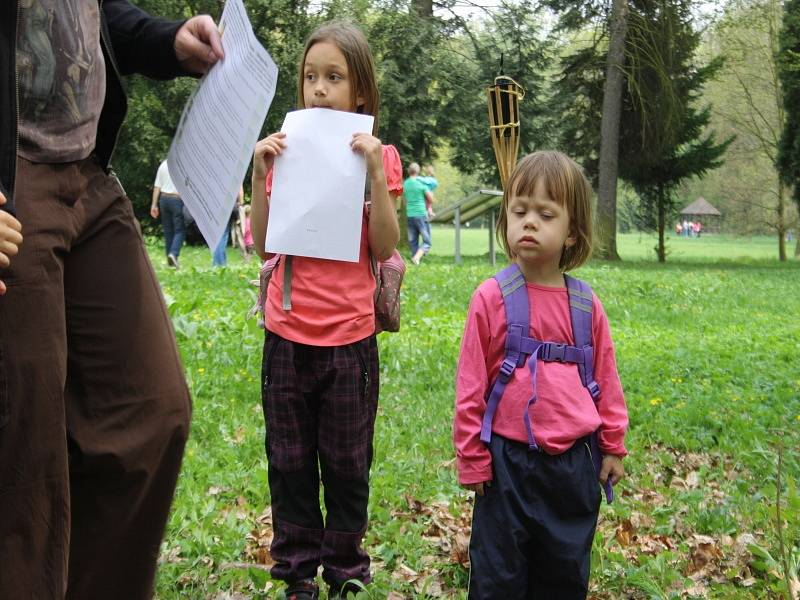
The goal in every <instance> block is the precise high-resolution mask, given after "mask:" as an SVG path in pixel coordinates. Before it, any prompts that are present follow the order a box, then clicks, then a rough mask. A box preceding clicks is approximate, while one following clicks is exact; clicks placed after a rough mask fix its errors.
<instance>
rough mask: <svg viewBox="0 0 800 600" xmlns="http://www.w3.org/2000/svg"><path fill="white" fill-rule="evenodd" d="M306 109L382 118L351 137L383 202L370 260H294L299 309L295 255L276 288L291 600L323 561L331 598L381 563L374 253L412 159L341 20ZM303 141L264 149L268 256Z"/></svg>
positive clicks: (270, 338)
mask: <svg viewBox="0 0 800 600" xmlns="http://www.w3.org/2000/svg"><path fill="white" fill-rule="evenodd" d="M298 103H299V105H300V108H315V107H324V108H329V109H332V110H343V111H350V112H358V113H365V114H370V115H373V116H374V117H375V124H374V128H373V131H372V132H371V133H357V134H355V135H354V136H353V138H352V141H351V142H350V146H351V148H352V149H353V151H354V152H358V153H360V154H363V155H364V158H365V160H366V163H367V179H368V184H369V190H370V200H371V207H370V210H369V211H366V210H365V211H364V217H363V219H364V221H363V225H362V229H361V249H360V254H359V260H358V262H357V263H352V262H344V261H335V260H323V259H317V258H306V257H302V256H294V257H292V263H291V264H292V275H291V277H292V280H291V305H292V307H291V310H288V311H287V310H284V309H283V305H282V297H283V292H284V290H283V279H284V272H283V270H284V265H285V264H286V261H285V260H281V261H280V262H279V264H278V266H277V267H276V269H275V272H274V273H273V275H272V277H271V279H270V281H269V287H268V289H267V301H266V307H265V316H266V328H267V335H266V339H265V342H264V354H263V357H264V358H263V366H262V374H263V388H262V401H263V407H264V417H265V421H266V450H267V458H268V461H269V473H268V474H269V486H270V492H271V497H272V520H273V529H274V538H273V541H272V546H271V548H270V553H271V554H272V558H273V559H274V560H275V561H276V562H275V566H274V567H273V568H272V577H273V578H275V579H281V580H283V581H286V582H287V584H288V588H287V590H286V597H287V599H289V600H314V599H316V598H317V597H318V595H319V589H318V586H317V584H316V582H315V579H314V578H315V576H316V574H317V569H318V567H319V566H320V564H321V565H322V567H323V573H322V577H323V579H324V580H325V581H326V582H327V583H328V584H329V585H330V588H331V594H330V597H338V596H339V595H342V596H345V595H346V592H347V591H348V588H350V589H349V591H357V590H356V588H355V587H353V584H348V585H345V584H346V582H347V581H348V580H357V581H360V582H362V583H368V582H369V581H370V571H369V564H370V560H369V556H367V554H366V553H365V552H364V550H363V548H362V546H361V542H362V539H363V536H364V533H365V531H366V528H367V500H368V498H369V470H370V465H371V462H372V436H373V431H374V424H375V415H376V411H377V407H378V385H379V381H378V375H379V366H378V346H377V342H376V338H375V313H374V305H373V296H374V292H375V278H374V276H373V274H372V270H371V265H370V255H371V256H373V257H374V258H375V259H376V260H379V261H381V260H385V259H387V258H389V256H390V255H391V254H392V252H393V251H394V249H395V246H396V245H397V241H398V238H399V236H400V232H399V228H398V224H397V216H396V212H395V198H396V197H397V195H399V193H400V192H401V191H402V163H401V162H400V157H399V155H398V153H397V150H396V149H395V148H394V147H393V146H384V145H382V144H381V141H380V140H379V139H378V138H377V137H375V135H374V134H375V132H377V130H378V108H379V107H378V103H379V96H378V89H377V83H376V75H375V67H374V64H373V60H372V55H371V52H370V48H369V44H368V43H367V40H366V38H365V37H364V34H363V33H362V32H361V30H360V29H358V28H357V27H355V26H353V25H350V24H347V23H331V24H328V25H323V26H321V27H319V28H318V29H317V30H316V31H314V33H312V35H311V38H310V39H309V40H308V42H307V44H306V47H305V51H304V53H303V57H302V60H301V61H300V75H299V84H298ZM291 143H292V140H291V139H290V138H288V137H287V136H286V134H285V133H281V132H278V133H273V134H272V135H270V136H269V137H267V138H265V139H263V140H261V141H259V142H258V144H257V145H256V149H255V153H254V157H253V209H252V214H251V217H252V232H253V241H254V243H255V247H256V249H257V251H258V253H259V255H260V256H261V257H262V258H265V257H266V254H265V252H264V243H265V236H266V230H267V220H268V210H269V194H270V192H271V183H272V177H271V169H272V165H273V162H274V159H275V157H276V156H278V155H280V154H281V152H282V151H283V150H284V149H285V148H287V147H288V146H290V145H291ZM309 168H313V165H309ZM268 175H269V176H268ZM332 188H334V189H335V185H332ZM320 477H321V479H322V484H323V486H324V490H325V494H324V501H325V508H326V519H325V521H324V522H323V517H322V512H321V510H320V506H319V485H320Z"/></svg>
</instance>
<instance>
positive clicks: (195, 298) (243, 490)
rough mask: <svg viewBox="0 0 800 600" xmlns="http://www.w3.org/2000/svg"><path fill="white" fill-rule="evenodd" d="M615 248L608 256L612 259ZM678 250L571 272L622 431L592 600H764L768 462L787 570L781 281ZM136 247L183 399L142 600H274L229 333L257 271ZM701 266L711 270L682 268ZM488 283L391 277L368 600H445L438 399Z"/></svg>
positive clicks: (444, 474)
mask: <svg viewBox="0 0 800 600" xmlns="http://www.w3.org/2000/svg"><path fill="white" fill-rule="evenodd" d="M484 233H485V231H484ZM434 242H435V244H436V243H438V244H439V245H440V246H441V245H443V243H442V242H441V240H437V238H436V237H435V238H434ZM634 242H635V240H633V241H632V240H631V239H630V238H629V237H628V236H623V238H622V240H621V243H620V247H621V248H622V250H621V252H622V253H623V256H624V255H625V252H626V250H625V248H626V247H627V248H630V247H631V245H632V244H633V243H634ZM686 242H687V244H688V243H689V242H691V243H692V244H694V245H693V246H691V248H693V249H694V251H693V252H692V253H691V255H689V252H688V251H687V259H686V260H683V261H679V260H675V259H674V255H673V256H672V257H670V261H669V262H668V263H667V264H666V265H658V264H657V263H654V262H652V259H651V258H650V257H649V256H648V257H647V260H642V257H640V258H639V260H626V261H625V262H622V263H619V264H608V263H601V262H593V263H590V264H588V265H587V266H585V267H583V268H581V269H580V270H579V271H578V272H577V275H578V276H580V277H582V278H584V279H586V280H587V281H588V282H589V283H590V284H591V285H592V286H593V287H594V289H595V290H596V292H597V294H598V296H599V297H600V298H601V299H602V301H603V303H604V306H605V308H606V311H607V313H608V315H609V319H610V322H611V325H612V330H613V334H614V338H615V342H616V347H617V360H618V364H619V371H620V376H621V379H622V382H623V386H624V388H625V391H626V397H627V402H628V407H629V411H630V417H631V427H630V432H629V435H628V438H627V442H626V443H627V447H628V449H629V451H630V456H629V457H628V458H627V459H626V461H625V465H626V469H627V471H628V477H627V479H626V480H625V482H624V483H623V484H621V485H620V486H619V487H618V490H617V493H618V499H617V501H616V502H615V503H614V504H612V505H610V506H609V505H606V504H604V505H603V507H602V509H601V516H600V524H599V527H598V534H597V536H596V540H595V546H594V553H593V558H592V560H593V575H592V593H591V597H593V598H598V599H599V598H607V599H612V598H613V599H617V598H619V599H622V598H659V599H660V598H703V597H707V598H720V599H723V598H724V599H731V598H732V599H739V598H741V599H744V598H751V599H757V598H758V599H760V598H778V597H780V596H779V594H780V590H781V589H782V588H781V587H780V586H781V585H782V581H781V579H780V577H781V576H782V575H781V573H782V569H781V566H780V565H779V562H778V561H779V540H778V531H779V529H778V527H777V526H776V524H775V522H776V519H775V505H776V504H775V497H776V476H777V468H776V464H777V454H778V448H779V447H782V448H783V449H784V450H783V452H782V461H783V466H782V471H781V477H782V485H781V489H782V493H783V497H782V508H781V522H782V524H783V526H782V527H781V528H780V533H781V535H782V537H783V542H784V546H785V547H786V549H787V550H786V554H787V555H789V554H791V556H790V557H789V560H790V561H793V566H792V567H791V568H792V569H794V571H795V573H797V570H798V566H800V495H799V494H798V490H797V482H798V480H800V463H799V462H798V455H797V451H796V450H797V448H798V445H799V444H800V433H798V432H800V362H798V354H800V320H798V317H797V315H798V314H800V284H799V283H798V276H800V263H798V262H797V261H794V260H793V261H789V262H787V263H784V264H780V263H778V262H777V261H773V260H759V257H761V256H762V255H761V254H757V255H756V256H755V257H753V256H749V257H745V258H742V259H740V260H736V259H735V257H737V256H741V255H742V254H743V253H744V252H746V251H747V249H748V248H749V246H750V244H749V243H747V242H746V241H744V240H728V241H727V242H726V243H724V242H720V241H719V239H715V238H712V237H709V238H701V239H700V240H686ZM483 243H485V241H484V242H483ZM155 244H156V242H155V241H153V242H151V243H150V245H149V247H148V249H149V251H150V254H151V256H152V257H153V259H154V262H155V263H156V269H157V273H158V276H159V278H160V280H161V282H162V286H163V290H164V294H165V297H166V299H167V303H168V305H169V312H170V315H171V317H172V319H173V323H174V327H175V331H176V335H177V339H178V344H179V346H180V349H181V353H182V356H183V359H184V364H185V367H186V373H187V378H188V380H189V385H190V388H191V390H192V395H193V398H194V415H193V420H192V431H191V437H190V440H189V443H188V446H187V452H186V458H185V460H184V465H183V471H182V475H181V478H180V481H179V485H178V491H177V495H176V498H175V502H174V505H173V511H172V515H171V518H170V522H169V526H168V531H167V533H166V539H165V542H164V545H163V548H162V556H161V563H162V564H161V567H160V572H159V577H158V582H157V597H158V598H159V599H162V600H166V599H173V598H190V599H195V598H197V599H201V598H203V599H204V598H218V599H222V598H272V597H280V595H279V592H278V591H277V590H280V585H279V584H277V583H274V582H272V581H270V580H269V577H268V575H267V573H266V571H265V570H264V569H263V567H260V566H259V565H258V562H259V561H263V560H265V559H266V557H267V555H266V553H265V551H264V549H263V548H261V549H259V541H260V542H261V543H262V544H263V543H265V541H266V540H267V539H268V535H269V521H268V517H267V516H265V508H266V507H267V506H268V504H269V491H268V488H267V482H266V479H267V478H266V460H265V458H264V450H263V445H264V440H263V417H262V412H261V406H260V385H259V379H260V368H261V348H262V342H263V333H262V331H261V330H259V329H258V328H257V326H256V324H255V322H254V321H252V320H251V321H246V320H245V313H246V311H247V309H248V308H249V307H250V305H251V304H252V302H253V300H254V298H255V288H253V287H251V286H250V285H249V283H248V280H249V279H251V278H252V277H254V276H255V274H256V272H257V268H258V267H257V264H256V263H255V262H251V263H249V264H243V263H242V262H241V260H240V259H239V258H238V257H237V256H235V255H234V253H233V252H232V251H231V252H230V257H231V263H232V266H231V267H229V268H228V269H224V270H212V269H210V268H209V264H210V255H209V253H208V250H207V249H197V248H187V249H186V251H185V252H184V254H183V255H182V256H181V262H182V269H181V270H180V271H179V272H175V271H172V270H169V269H167V268H166V266H165V265H164V264H163V263H164V260H163V254H162V251H161V250H160V249H159V248H157V247H156V245H155ZM642 244H643V245H647V244H649V243H645V242H642ZM677 246H678V245H677V244H676V247H677ZM484 247H486V246H484ZM687 247H689V246H687ZM703 247H708V248H709V252H711V253H713V255H714V256H717V257H718V258H719V260H714V261H710V260H706V261H702V260H700V258H698V256H699V254H701V249H702V248H703ZM760 251H761V250H758V252H760ZM676 254H677V251H676ZM491 274H492V268H491V266H490V265H489V264H488V261H487V260H486V258H485V257H483V258H477V257H473V258H467V259H466V260H465V263H464V264H463V265H462V266H459V267H456V266H454V265H453V262H452V256H432V257H429V258H428V259H426V261H425V262H424V263H423V265H422V266H421V267H417V268H413V267H410V268H409V271H408V273H407V277H406V282H405V284H404V287H403V323H402V331H401V332H400V333H398V334H381V336H380V339H379V343H380V348H381V361H382V368H381V383H382V389H381V401H380V410H379V415H378V422H377V427H376V436H375V460H374V464H373V469H372V494H371V498H370V514H371V524H370V528H369V531H368V534H367V539H366V545H367V548H368V550H369V552H370V554H371V555H372V557H373V572H374V579H375V582H374V584H373V585H371V586H370V587H369V593H370V597H372V598H386V597H387V596H388V595H389V593H390V592H395V593H396V594H399V596H397V595H395V596H394V598H398V597H404V598H426V597H454V598H463V597H465V590H466V581H467V572H468V571H467V569H466V568H465V566H464V561H465V558H466V556H465V547H464V544H465V542H466V539H467V536H468V526H469V522H470V519H469V515H470V495H469V494H468V493H466V492H464V491H462V490H460V489H459V487H458V486H457V485H456V480H455V473H454V470H453V450H452V446H451V426H450V423H451V417H452V405H453V379H454V372H455V364H456V360H457V356H458V348H459V342H460V337H461V331H462V327H463V320H464V317H465V313H466V308H467V304H468V302H469V298H470V295H471V293H472V291H473V289H474V288H475V286H476V285H477V284H478V283H479V282H480V281H481V280H483V279H484V278H486V277H489V276H491ZM753 552H755V553H756V555H755V556H754V554H753ZM792 553H793V554H792ZM276 595H277V596H276ZM784 597H786V596H785V595H784Z"/></svg>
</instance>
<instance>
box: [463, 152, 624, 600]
mask: <svg viewBox="0 0 800 600" xmlns="http://www.w3.org/2000/svg"><path fill="white" fill-rule="evenodd" d="M497 235H498V238H499V239H500V241H501V244H502V245H503V247H504V248H505V250H506V254H507V255H508V258H509V260H510V261H511V263H512V264H511V265H510V266H509V267H507V268H506V269H504V270H503V271H501V272H500V273H498V274H497V275H496V276H495V277H493V278H491V279H488V280H486V281H484V282H483V283H482V284H481V285H480V286H479V287H478V289H477V290H476V291H475V293H474V295H473V297H472V301H471V303H470V307H469V313H468V315H467V322H466V326H465V329H464V337H463V340H462V343H461V356H460V358H459V363H458V372H457V377H456V407H455V418H454V442H455V447H456V455H457V466H458V479H459V482H460V483H461V484H462V485H463V486H464V487H466V488H467V489H470V490H473V491H474V492H475V493H476V497H475V506H474V512H473V525H472V539H471V541H470V561H471V571H470V584H469V597H470V598H471V599H496V598H504V599H506V600H513V599H517V598H518V599H520V600H522V599H527V598H559V599H561V600H564V599H577V598H585V597H586V594H587V590H588V578H589V554H590V550H591V547H592V538H593V537H594V530H595V527H596V524H597V515H598V510H599V506H600V488H599V486H598V479H599V481H600V482H602V483H604V484H606V483H607V482H612V483H616V482H617V481H618V480H619V479H620V478H621V477H622V476H623V474H624V470H623V467H622V460H621V459H622V457H623V456H625V454H626V453H627V451H626V449H625V446H624V437H625V431H626V428H627V425H628V416H627V410H626V407H625V399H624V397H623V394H622V386H621V385H620V381H619V376H618V375H617V368H616V362H615V358H614V347H613V344H612V342H611V333H610V331H609V327H608V320H607V318H606V315H605V312H604V311H603V307H602V305H601V304H600V301H599V300H598V299H597V297H596V296H595V295H594V294H593V293H592V292H591V289H589V287H588V286H586V285H585V284H583V283H582V282H579V281H578V280H576V279H573V278H571V277H569V276H567V275H565V272H566V271H569V270H571V269H574V268H576V267H579V266H580V265H581V264H583V262H584V261H586V259H587V258H588V257H589V254H590V253H591V245H592V211H591V203H590V188H589V185H588V182H587V181H586V178H585V177H584V175H583V173H582V172H581V169H580V167H578V165H577V164H575V162H573V161H572V160H571V159H569V158H568V157H567V156H565V155H563V154H561V153H560V152H536V153H534V154H530V155H528V156H526V157H524V158H523V159H522V160H520V161H519V163H518V164H517V166H516V168H515V169H514V171H513V172H512V173H511V176H510V177H509V180H508V183H507V185H506V189H505V193H504V195H503V201H502V205H501V210H500V218H499V220H498V223H497ZM578 338H583V341H582V342H581V341H580V340H579V339H578ZM600 454H602V459H601V456H600ZM595 460H596V464H595ZM609 485H610V484H609ZM607 494H608V495H609V500H610V491H609V488H608V487H607Z"/></svg>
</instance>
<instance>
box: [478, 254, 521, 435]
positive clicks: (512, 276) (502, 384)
mask: <svg viewBox="0 0 800 600" xmlns="http://www.w3.org/2000/svg"><path fill="white" fill-rule="evenodd" d="M494 279H495V280H496V281H497V285H498V286H500V293H501V294H502V295H503V306H504V307H505V312H506V327H507V329H506V341H505V356H504V357H503V363H502V364H501V365H500V371H499V372H498V373H497V379H495V380H494V383H493V384H492V388H491V390H490V392H489V397H488V398H487V400H486V411H485V412H484V413H483V423H482V424H481V441H482V442H484V443H485V444H488V443H489V441H491V439H492V419H493V418H494V413H495V411H496V410H497V405H498V404H499V403H500V398H502V397H503V392H504V391H505V389H506V384H507V383H508V382H509V380H510V379H511V375H512V374H513V373H514V369H516V368H517V367H518V366H522V365H524V364H525V360H526V359H527V354H525V353H524V352H523V351H522V339H523V338H527V337H528V333H529V332H530V318H531V317H530V306H529V303H528V289H527V287H526V286H525V277H524V276H523V275H522V272H521V271H520V270H519V267H518V266H517V265H516V264H511V265H509V266H508V267H506V268H505V269H503V270H502V271H500V272H499V273H497V274H496V275H495V276H494Z"/></svg>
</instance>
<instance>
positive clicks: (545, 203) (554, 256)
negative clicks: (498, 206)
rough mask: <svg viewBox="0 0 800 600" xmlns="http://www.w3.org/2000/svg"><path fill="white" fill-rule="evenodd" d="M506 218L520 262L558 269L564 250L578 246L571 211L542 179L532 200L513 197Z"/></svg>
mask: <svg viewBox="0 0 800 600" xmlns="http://www.w3.org/2000/svg"><path fill="white" fill-rule="evenodd" d="M506 218H507V222H508V229H507V237H508V244H509V248H510V249H511V253H512V254H513V255H514V256H516V257H517V259H519V260H522V261H530V262H531V263H535V264H537V265H540V266H545V267H554V268H556V269H557V268H558V264H559V262H560V260H561V253H562V251H563V249H564V247H565V246H567V247H568V246H572V245H573V244H574V243H575V236H574V235H572V234H571V233H570V227H569V212H568V211H567V208H566V207H565V206H561V205H560V204H558V203H557V202H556V201H555V200H553V199H552V198H551V197H550V196H549V194H548V193H547V189H546V188H545V185H544V182H543V181H542V180H541V179H539V181H537V182H536V187H535V188H534V190H533V194H532V195H530V196H519V195H517V194H516V193H512V195H511V198H510V200H509V203H508V209H507V213H506Z"/></svg>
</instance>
